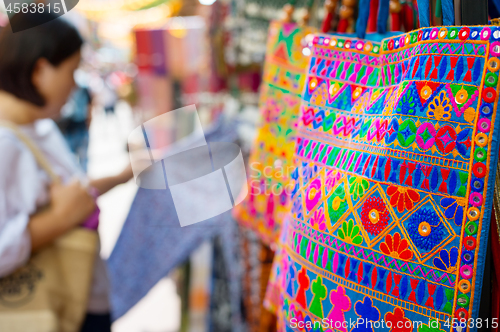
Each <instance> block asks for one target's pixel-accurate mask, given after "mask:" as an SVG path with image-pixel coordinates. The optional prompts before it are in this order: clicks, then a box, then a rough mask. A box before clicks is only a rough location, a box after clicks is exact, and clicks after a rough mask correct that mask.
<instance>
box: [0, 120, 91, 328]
mask: <svg viewBox="0 0 500 332" xmlns="http://www.w3.org/2000/svg"><path fill="white" fill-rule="evenodd" d="M0 126H2V127H6V128H8V129H10V130H11V131H12V132H13V133H14V134H15V135H16V136H17V137H18V139H19V140H20V141H21V142H23V143H24V144H25V145H26V146H27V147H28V149H29V150H30V151H31V153H32V154H33V156H34V157H35V159H36V161H37V163H38V165H39V166H40V168H42V169H43V170H44V171H45V172H46V173H47V174H48V175H49V177H50V179H51V180H52V182H53V183H55V182H59V181H60V179H59V178H58V176H57V175H56V174H55V173H54V172H53V171H52V169H51V167H50V164H49V163H48V161H47V160H46V159H45V157H44V155H43V154H42V153H41V152H40V150H39V149H38V148H37V146H36V145H35V144H34V143H33V142H32V141H31V140H30V139H29V138H28V137H27V136H26V135H24V133H22V132H21V131H20V130H19V129H18V128H17V127H16V126H15V125H14V124H12V123H9V122H4V121H0ZM97 244H98V236H97V232H96V231H94V230H90V229H87V228H83V227H79V228H76V229H74V230H72V231H70V232H69V233H67V234H66V235H64V236H61V237H59V238H58V239H56V240H55V241H54V242H53V243H52V244H51V245H49V246H47V247H45V248H44V249H42V250H40V251H39V252H37V253H35V254H33V255H32V257H31V258H30V260H29V261H28V263H27V264H26V265H25V266H23V267H21V268H19V269H18V270H16V271H15V272H14V273H12V274H11V275H9V276H7V277H4V278H0V331H9V332H79V331H80V328H81V324H82V322H83V319H84V317H85V313H86V310H87V301H88V296H89V291H90V286H91V282H92V272H93V267H94V260H95V258H96V255H97Z"/></svg>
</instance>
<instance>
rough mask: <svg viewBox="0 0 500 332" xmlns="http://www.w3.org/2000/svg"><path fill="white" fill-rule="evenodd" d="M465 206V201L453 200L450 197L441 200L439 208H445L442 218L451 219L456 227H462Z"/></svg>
mask: <svg viewBox="0 0 500 332" xmlns="http://www.w3.org/2000/svg"><path fill="white" fill-rule="evenodd" d="M465 204H466V202H465V199H459V200H455V199H453V198H450V197H444V198H442V199H441V206H442V207H444V208H445V211H444V216H445V217H446V218H448V219H451V218H453V220H454V221H455V225H457V226H462V222H463V219H464V206H465Z"/></svg>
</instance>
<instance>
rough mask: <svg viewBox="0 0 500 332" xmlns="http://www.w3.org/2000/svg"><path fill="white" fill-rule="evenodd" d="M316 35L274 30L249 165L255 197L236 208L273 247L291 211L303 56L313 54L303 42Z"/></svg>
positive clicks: (282, 26)
mask: <svg viewBox="0 0 500 332" xmlns="http://www.w3.org/2000/svg"><path fill="white" fill-rule="evenodd" d="M312 31H313V29H312V28H307V27H299V26H298V25H297V24H294V23H285V22H278V21H276V22H272V23H271V26H270V28H269V40H268V46H267V49H268V53H267V57H266V65H265V69H264V82H263V84H262V86H261V94H260V109H261V114H262V125H261V127H260V128H259V129H258V135H257V142H256V144H255V150H254V151H253V152H252V154H251V156H250V161H249V168H250V171H249V188H250V189H249V190H250V192H249V195H248V196H247V198H246V199H245V201H244V202H243V203H241V204H239V205H238V206H236V207H235V209H234V216H235V218H236V219H237V220H238V221H239V222H241V223H242V224H243V225H244V226H247V227H249V228H251V229H254V230H255V231H256V232H257V233H258V234H259V236H260V238H261V239H262V241H264V243H266V244H268V245H270V244H273V243H275V241H276V239H277V237H278V236H279V230H280V220H282V219H283V217H284V216H285V215H286V213H287V211H288V208H289V202H290V199H289V193H290V188H287V184H288V181H289V179H290V175H291V173H292V171H293V163H292V162H291V161H292V157H293V149H294V146H295V145H294V142H295V127H296V123H297V116H298V114H299V106H300V94H301V92H302V88H303V83H304V78H305V77H304V76H305V75H304V74H305V68H306V66H307V59H308V57H307V56H306V55H304V53H306V54H307V52H308V51H309V49H308V48H305V46H303V40H304V38H305V37H306V35H308V34H309V33H311V32H312ZM304 49H306V50H304ZM303 52H304V53H303ZM287 191H288V193H287Z"/></svg>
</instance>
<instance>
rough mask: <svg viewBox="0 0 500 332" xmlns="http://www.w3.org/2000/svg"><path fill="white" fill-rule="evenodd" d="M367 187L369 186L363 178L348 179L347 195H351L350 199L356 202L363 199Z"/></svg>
mask: <svg viewBox="0 0 500 332" xmlns="http://www.w3.org/2000/svg"><path fill="white" fill-rule="evenodd" d="M369 186H370V184H369V183H368V181H367V180H366V179H365V178H362V177H360V176H353V177H351V178H350V179H349V194H351V196H352V199H354V200H357V199H358V198H361V197H363V194H364V193H365V190H367V189H368V188H369Z"/></svg>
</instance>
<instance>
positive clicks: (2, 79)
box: [0, 13, 83, 106]
mask: <svg viewBox="0 0 500 332" xmlns="http://www.w3.org/2000/svg"><path fill="white" fill-rule="evenodd" d="M47 21H50V22H47ZM38 22H40V24H41V25H38V26H36V27H34V28H31V29H28V30H23V31H20V32H12V29H11V27H10V26H7V27H5V28H3V29H2V31H1V32H0V90H4V91H7V92H9V93H11V94H13V95H14V96H16V97H18V98H20V99H23V100H26V101H28V102H30V103H32V104H35V105H37V106H44V105H45V100H44V99H43V97H42V96H41V95H40V94H39V93H38V91H37V90H36V88H35V86H34V85H33V82H32V76H33V70H34V68H35V64H36V62H37V61H38V60H39V59H41V58H45V59H47V61H49V62H50V63H51V64H52V65H53V66H58V65H60V64H61V63H62V62H64V60H66V59H67V58H69V57H70V56H72V55H73V54H75V53H76V52H77V51H78V50H80V48H81V46H82V45H83V40H82V37H81V36H80V34H79V33H78V31H77V30H76V29H75V28H74V27H73V26H72V25H70V24H69V23H68V22H66V21H64V20H63V19H61V18H57V16H55V15H53V14H49V13H19V14H16V15H14V16H13V17H12V18H11V24H12V25H18V26H29V25H30V26H34V25H36V24H37V23H38ZM44 22H47V23H44Z"/></svg>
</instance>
